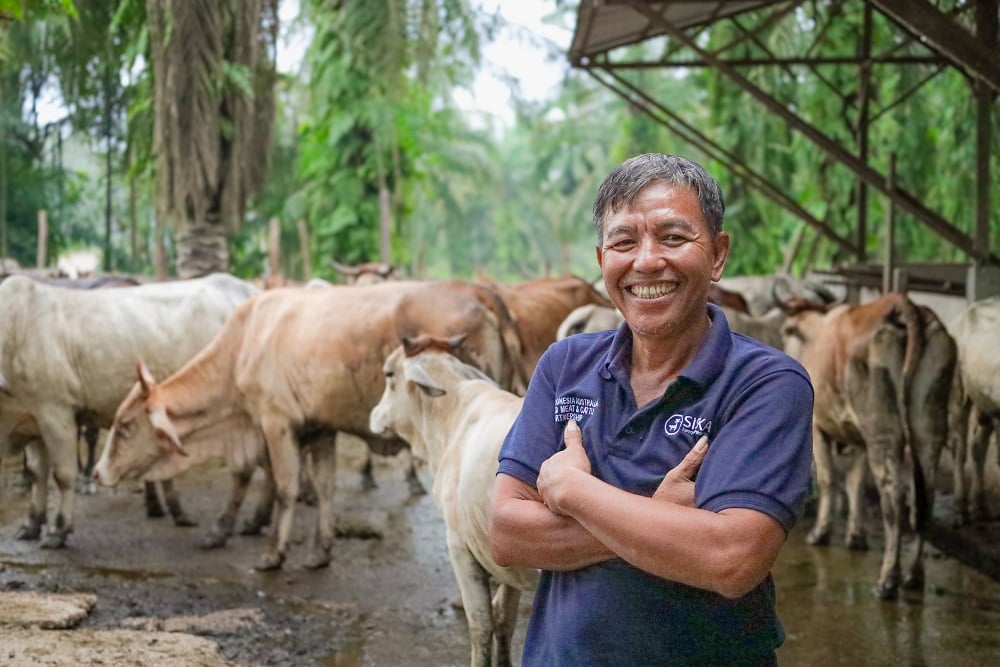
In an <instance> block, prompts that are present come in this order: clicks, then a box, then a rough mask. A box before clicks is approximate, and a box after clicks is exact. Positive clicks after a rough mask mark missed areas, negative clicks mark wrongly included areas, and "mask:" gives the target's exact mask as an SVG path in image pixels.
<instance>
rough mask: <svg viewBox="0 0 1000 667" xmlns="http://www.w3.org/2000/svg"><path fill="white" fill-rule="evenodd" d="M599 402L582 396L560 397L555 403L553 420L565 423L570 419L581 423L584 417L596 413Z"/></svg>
mask: <svg viewBox="0 0 1000 667" xmlns="http://www.w3.org/2000/svg"><path fill="white" fill-rule="evenodd" d="M598 405H600V401H598V400H597V399H596V398H586V397H584V396H560V397H559V398H557V399H556V402H555V420H556V421H557V422H565V421H569V420H570V419H575V420H576V421H582V420H583V418H584V417H586V416H588V415H593V414H595V413H596V412H597V406H598Z"/></svg>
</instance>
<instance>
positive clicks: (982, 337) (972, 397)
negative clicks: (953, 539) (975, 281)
mask: <svg viewBox="0 0 1000 667" xmlns="http://www.w3.org/2000/svg"><path fill="white" fill-rule="evenodd" d="M948 329H949V333H951V335H952V337H953V338H954V339H955V345H956V346H957V347H958V372H957V373H956V382H955V389H954V390H953V393H952V405H953V408H952V410H951V420H952V424H951V429H950V430H951V439H952V451H953V452H954V458H955V462H954V482H955V491H954V493H955V516H956V522H957V523H967V522H968V521H969V520H970V518H972V519H982V518H988V514H989V513H988V511H987V507H986V496H985V493H984V489H983V470H984V467H985V464H986V450H987V447H988V445H989V442H990V435H991V434H992V433H994V432H995V431H996V430H997V426H998V424H997V420H1000V356H998V355H997V348H998V346H1000V297H991V298H989V299H983V300H981V301H976V302H975V303H973V304H971V305H970V306H969V307H968V308H967V309H966V310H965V311H963V312H962V313H961V314H960V315H959V316H958V317H957V318H956V319H955V320H954V321H953V322H952V323H951V325H950V326H949V327H948ZM970 426H971V432H970V428H969V427H970ZM970 455H971V458H972V467H971V470H970V473H971V479H970V480H969V482H970V483H969V484H967V483H966V475H965V469H966V461H967V457H969V456H970Z"/></svg>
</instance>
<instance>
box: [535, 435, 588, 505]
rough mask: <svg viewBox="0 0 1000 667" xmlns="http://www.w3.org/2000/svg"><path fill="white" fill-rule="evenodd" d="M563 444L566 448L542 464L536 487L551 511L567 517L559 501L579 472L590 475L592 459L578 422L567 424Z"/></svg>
mask: <svg viewBox="0 0 1000 667" xmlns="http://www.w3.org/2000/svg"><path fill="white" fill-rule="evenodd" d="M563 442H564V443H565V444H566V447H565V448H564V449H562V450H560V451H558V452H556V453H555V454H553V455H552V456H550V457H549V458H548V459H547V460H545V462H543V463H542V467H541V468H540V469H539V471H538V481H537V482H536V486H537V488H538V493H539V494H541V496H542V502H544V503H545V506H546V507H548V508H549V510H550V511H552V512H554V513H556V514H560V515H563V516H565V515H566V513H565V512H563V511H562V510H560V509H559V499H560V498H561V497H562V494H563V493H564V492H565V491H566V490H567V489H568V488H569V486H570V485H572V483H573V482H572V480H573V477H574V476H575V475H576V474H578V473H579V472H584V473H586V474H588V475H589V474H590V459H589V458H587V452H586V450H585V449H584V448H583V433H582V432H581V431H580V426H579V425H578V424H577V423H576V420H573V419H571V420H569V421H568V422H566V429H565V430H564V431H563Z"/></svg>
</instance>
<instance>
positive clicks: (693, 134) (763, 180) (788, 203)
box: [586, 65, 858, 255]
mask: <svg viewBox="0 0 1000 667" xmlns="http://www.w3.org/2000/svg"><path fill="white" fill-rule="evenodd" d="M595 68H601V67H600V66H599V65H594V66H593V67H588V68H586V70H587V73H588V74H590V75H591V76H592V77H594V79H595V80H596V81H597V82H598V83H600V84H602V85H604V86H605V87H607V88H608V89H609V90H611V91H613V92H614V93H616V94H617V95H619V96H620V97H622V98H623V99H626V100H628V101H629V102H630V103H632V104H634V105H635V106H636V107H637V108H638V109H640V110H642V111H643V113H645V114H646V115H647V116H649V117H650V118H652V119H653V120H655V121H656V122H658V123H660V124H661V125H663V126H664V127H666V128H667V129H668V130H670V131H671V132H673V133H674V134H677V135H678V136H680V137H681V138H682V139H684V140H685V141H687V142H688V143H691V144H694V145H695V146H698V147H699V148H700V149H701V150H702V151H703V152H704V153H705V154H706V155H708V156H709V157H710V158H712V159H713V160H717V161H719V162H721V163H723V164H725V165H726V167H727V168H728V169H729V170H730V171H733V172H735V173H736V174H737V175H738V176H740V177H742V178H744V179H746V181H747V182H748V183H749V184H750V186H751V187H754V188H756V189H757V190H758V191H760V192H761V193H762V194H763V195H765V196H766V197H768V198H770V199H771V200H772V201H773V202H775V203H776V204H778V205H779V206H781V207H782V208H784V209H785V210H787V211H788V212H789V213H791V214H792V215H794V216H796V217H798V218H799V219H800V220H802V221H803V222H805V223H806V224H807V225H809V226H810V227H812V228H813V229H815V230H816V231H817V232H819V233H820V234H821V235H822V236H824V237H826V238H827V239H829V240H830V241H833V242H834V243H835V244H836V245H837V246H838V247H839V248H840V249H842V250H844V251H846V252H848V253H851V254H855V255H856V254H857V252H858V250H857V248H856V247H855V246H854V244H853V243H852V242H851V241H850V240H849V239H847V238H846V237H844V236H843V235H841V234H840V233H839V232H837V230H835V229H833V228H832V227H830V225H828V224H827V223H826V222H824V221H822V220H820V219H819V218H817V217H816V216H814V215H813V214H812V213H810V212H809V211H807V210H806V209H805V208H803V207H802V206H801V205H800V204H799V203H798V202H797V201H795V200H794V199H792V198H791V197H789V196H788V194H786V193H785V192H784V191H782V190H781V188H779V187H778V186H776V185H775V184H774V183H772V182H771V181H770V180H769V179H768V178H767V177H766V176H764V175H762V174H760V173H759V172H757V171H755V170H754V169H752V168H751V167H750V166H748V165H747V164H746V163H745V162H744V161H743V160H742V159H741V158H740V157H739V156H738V155H736V154H734V153H732V152H730V151H727V150H726V149H725V148H723V147H722V146H720V145H719V144H717V143H716V142H714V141H712V140H711V139H710V138H709V137H707V136H706V135H705V134H704V133H703V132H699V131H698V130H697V129H696V128H695V127H693V126H692V125H691V124H689V123H687V122H685V121H684V119H682V118H681V117H680V116H678V115H677V114H675V113H674V112H672V111H670V110H669V109H668V108H667V107H665V106H664V105H662V104H660V103H659V102H657V101H656V100H654V99H653V98H652V97H650V96H649V95H648V94H647V93H645V92H643V91H642V90H641V89H639V88H638V87H636V86H635V85H633V84H631V83H630V82H628V81H626V80H625V79H623V78H622V77H621V76H619V75H618V74H616V73H615V72H614V70H613V69H611V68H607V67H604V68H601V69H602V71H604V72H605V73H606V74H607V75H608V76H610V77H611V78H612V79H614V81H615V83H616V84H617V86H619V87H615V85H612V84H611V83H609V82H607V81H604V80H603V79H602V78H601V77H599V76H597V74H596V73H595V72H594V69H595ZM653 110H656V111H657V112H658V113H660V114H662V117H661V116H657V115H656V114H655V113H653Z"/></svg>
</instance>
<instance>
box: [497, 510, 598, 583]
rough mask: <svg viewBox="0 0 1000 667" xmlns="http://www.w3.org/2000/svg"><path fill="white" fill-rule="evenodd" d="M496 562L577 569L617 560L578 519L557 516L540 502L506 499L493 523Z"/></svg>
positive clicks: (555, 569) (546, 567)
mask: <svg viewBox="0 0 1000 667" xmlns="http://www.w3.org/2000/svg"><path fill="white" fill-rule="evenodd" d="M490 546H491V550H492V554H493V559H494V560H495V561H496V562H497V564H498V565H501V566H505V567H506V566H511V565H517V566H521V567H534V568H538V569H542V570H554V571H559V570H577V569H580V568H581V567H586V566H587V565H593V564H594V563H599V562H601V561H605V560H609V559H611V558H615V554H614V553H613V552H611V551H610V550H609V549H608V548H607V547H606V546H605V545H604V544H602V543H601V542H600V541H599V540H598V539H597V538H595V537H594V536H593V535H591V534H590V532H588V531H587V530H586V529H585V528H584V527H583V526H581V525H580V523H579V522H577V521H576V520H575V519H572V518H570V517H566V516H560V515H558V514H554V513H553V512H551V511H550V510H549V509H548V508H547V507H545V505H544V503H542V502H541V500H540V499H538V500H536V499H533V498H524V497H506V498H505V499H503V500H502V501H501V502H498V503H495V504H494V508H493V514H492V517H491V522H490Z"/></svg>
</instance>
